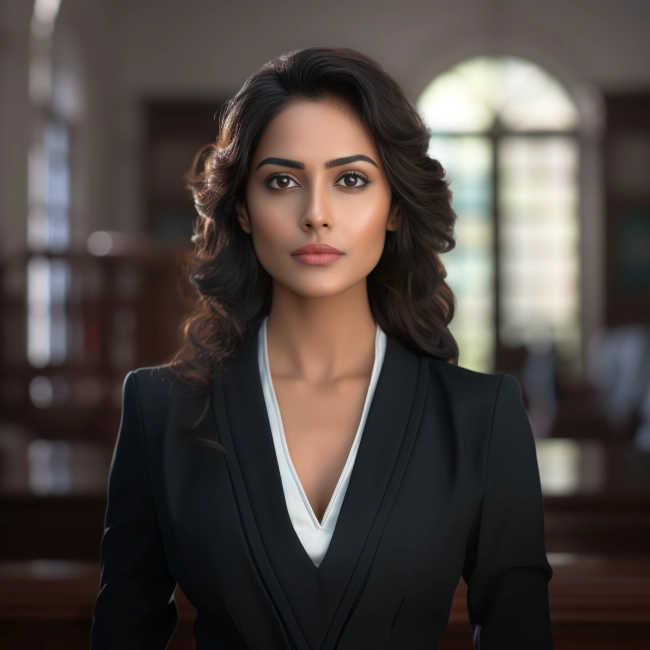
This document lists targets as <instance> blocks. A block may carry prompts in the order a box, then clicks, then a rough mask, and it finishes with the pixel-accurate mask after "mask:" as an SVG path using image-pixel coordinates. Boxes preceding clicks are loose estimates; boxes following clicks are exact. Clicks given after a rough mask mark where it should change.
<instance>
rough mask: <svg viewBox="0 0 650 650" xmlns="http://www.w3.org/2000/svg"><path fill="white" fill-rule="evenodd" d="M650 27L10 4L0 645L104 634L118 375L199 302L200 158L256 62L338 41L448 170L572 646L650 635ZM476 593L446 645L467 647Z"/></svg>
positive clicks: (69, 2)
mask: <svg viewBox="0 0 650 650" xmlns="http://www.w3.org/2000/svg"><path fill="white" fill-rule="evenodd" d="M648 25H650V3H649V2H647V1H646V0H617V1H613V0H611V1H610V0H546V1H545V2H543V3H542V2H534V1H533V0H456V2H453V3H450V2H442V1H441V0H428V1H424V0H401V2H389V1H387V0H375V1H373V2H369V1H366V0H359V1H357V2H354V3H350V2H339V0H331V1H329V2H327V3H316V2H304V1H302V2H296V1H295V0H285V2H282V3H270V2H259V1H240V2H236V3H235V2H221V1H219V0H184V2H175V1H172V0H156V1H154V0H110V1H109V0H4V1H3V2H2V3H0V225H1V229H0V370H1V372H0V530H1V531H2V532H1V533H0V645H3V646H4V645H5V644H8V643H9V642H11V645H7V647H12V648H32V647H34V648H35V647H39V648H41V647H49V648H83V647H87V646H88V639H89V630H90V622H91V617H92V606H93V603H94V599H95V597H96V593H97V588H98V584H99V544H100V540H101V535H102V532H103V517H104V511H105V507H106V485H107V479H108V471H109V467H110V462H111V458H112V452H113V447H114V444H115V440H116V436H117V431H118V427H119V420H120V412H121V397H122V383H123V381H124V377H125V375H126V373H127V372H128V371H129V370H131V369H134V368H137V367H142V366H150V365H158V364H160V363H164V362H165V361H168V360H169V359H170V357H171V355H172V354H173V352H174V351H175V349H176V347H177V345H178V344H179V341H180V339H179V324H180V321H181V319H182V317H183V314H184V313H185V312H186V310H187V309H188V306H189V304H190V301H191V298H192V294H191V292H190V291H189V290H188V289H187V286H186V278H184V277H183V274H182V272H181V268H182V263H183V261H184V260H185V259H186V258H187V255H188V254H189V253H190V252H191V242H190V235H191V227H192V220H193V218H194V211H193V206H192V202H191V200H190V197H189V195H188V193H187V192H186V191H185V190H184V188H183V181H182V178H181V177H182V175H183V173H184V172H185V171H186V170H187V169H188V167H189V165H190V162H191V160H192V157H193V155H194V154H195V152H196V151H197V149H198V148H199V147H200V146H201V145H203V144H205V143H207V142H209V141H212V140H214V139H215V138H216V137H217V129H218V122H217V121H216V120H215V115H218V112H219V110H220V108H221V107H222V105H223V103H224V102H225V101H226V100H227V99H228V98H229V97H231V96H232V95H233V94H235V93H236V92H237V91H238V89H239V88H240V87H241V85H242V84H243V82H244V81H245V79H246V78H247V77H248V75H249V74H251V73H252V72H253V71H254V70H256V69H257V68H259V67H260V66H261V65H262V64H263V63H265V62H266V61H267V60H269V59H270V58H272V57H274V56H277V55H279V54H281V53H282V52H285V51H287V50H289V49H293V48H301V47H308V46H313V45H325V46H347V47H353V48H355V49H357V50H360V51H362V52H364V53H366V54H368V55H370V56H372V57H373V58H375V59H376V60H377V61H378V62H379V63H380V64H381V65H382V66H383V67H384V68H385V69H386V70H387V71H388V73H389V74H391V75H392V76H393V77H394V78H395V79H396V80H397V81H398V82H399V83H400V84H401V86H402V87H403V88H404V90H405V91H406V93H407V94H408V95H409V97H410V98H411V99H412V100H413V102H414V103H415V104H416V106H417V108H418V110H419V111H420V113H421V115H422V116H423V118H424V119H425V121H426V123H427V124H428V126H429V127H430V129H431V134H432V137H431V148H430V153H431V155H432V156H433V157H435V158H438V159H439V160H440V161H441V162H442V164H443V166H444V167H445V168H446V170H447V172H448V175H449V177H450V179H451V188H452V190H453V192H454V208H455V210H456V212H457V214H458V222H457V228H456V236H457V246H456V249H455V250H454V251H453V252H451V253H450V254H448V255H446V256H445V257H444V258H443V261H444V262H445V263H446V265H447V269H448V272H449V275H448V282H449V284H450V285H451V287H452V289H453V290H454V291H455V293H456V296H457V299H458V304H457V310H456V316H455V318H454V320H453V322H452V324H451V329H452V331H453V333H454V334H455V336H456V338H457V340H458V342H459V345H460V350H461V355H460V361H459V364H460V365H462V366H465V367H468V368H472V369H475V370H480V371H482V372H507V373H510V374H513V375H514V376H516V377H517V378H518V380H519V381H520V383H521V386H522V389H523V393H524V401H525V404H526V407H527V410H528V415H529V418H530V421H531V425H532V428H533V432H534V435H535V438H536V444H537V455H538V462H539V466H540V472H541V478H542V488H543V491H544V506H545V513H546V515H545V516H546V519H545V522H546V548H547V551H548V555H549V560H550V562H551V564H552V566H553V568H554V571H555V574H554V578H553V580H552V581H551V583H550V585H549V589H550V598H551V616H552V620H553V630H554V636H555V643H556V648H587V647H589V648H617V649H618V648H639V649H640V648H647V647H648V645H647V643H648V641H647V639H648V638H649V636H650V453H649V452H650V38H648ZM176 593H177V601H178V603H179V609H180V612H181V620H180V622H179V626H178V628H177V630H176V633H175V635H174V638H173V640H172V642H171V644H170V646H169V647H170V648H190V647H194V643H193V639H192V632H191V625H192V620H193V616H194V613H193V609H192V607H191V605H190V604H189V603H188V602H187V601H186V600H185V598H184V596H183V594H182V592H181V590H180V588H179V589H178V590H177V592H176ZM464 598H465V586H464V583H463V582H462V581H461V583H460V584H459V586H458V590H457V593H456V596H455V598H454V602H453V605H452V608H451V613H450V619H449V627H448V629H447V633H446V635H445V638H444V639H443V643H442V644H441V648H459V649H460V648H471V647H472V642H471V634H470V631H469V626H468V623H467V614H466V608H465V601H464ZM44 643H47V645H44Z"/></svg>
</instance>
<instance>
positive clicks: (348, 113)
mask: <svg viewBox="0 0 650 650" xmlns="http://www.w3.org/2000/svg"><path fill="white" fill-rule="evenodd" d="M355 153H364V154H367V155H371V156H373V157H374V156H375V155H376V152H375V147H374V143H373V141H372V138H371V137H370V136H369V134H368V133H367V131H366V129H365V128H364V126H363V125H362V124H361V121H360V120H359V118H358V117H357V116H356V115H355V114H354V112H353V111H352V109H351V108H350V107H348V106H346V105H345V104H343V103H341V102H336V101H334V100H331V99H323V100H317V101H316V100H304V99H295V100H292V101H291V102H290V103H289V104H288V105H287V106H285V107H284V108H283V109H282V110H281V111H280V112H279V113H278V114H277V115H276V116H274V118H273V119H272V120H271V121H270V122H269V124H268V125H267V127H266V129H265V131H264V133H263V134H262V138H261V139H260V143H259V145H258V146H257V149H256V151H255V152H254V154H253V157H252V161H251V162H252V163H253V164H255V163H256V162H257V161H259V160H261V159H262V158H264V157H266V156H271V155H272V156H282V157H287V158H293V159H296V160H301V161H303V162H305V163H306V164H309V162H310V161H312V162H319V163H320V162H322V161H324V160H330V159H332V158H336V157H338V156H342V155H346V154H347V155H349V154H355Z"/></svg>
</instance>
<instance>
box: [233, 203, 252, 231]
mask: <svg viewBox="0 0 650 650" xmlns="http://www.w3.org/2000/svg"><path fill="white" fill-rule="evenodd" d="M235 212H236V213H237V220H238V221H239V225H240V226H241V227H242V230H243V231H244V232H245V233H248V234H249V235H250V234H251V232H252V230H251V222H250V218H249V216H248V210H247V209H246V204H245V203H244V202H243V201H235Z"/></svg>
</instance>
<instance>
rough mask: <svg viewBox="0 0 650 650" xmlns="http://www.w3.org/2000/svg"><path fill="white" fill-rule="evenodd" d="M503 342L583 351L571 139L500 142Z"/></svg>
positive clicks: (572, 355) (574, 353)
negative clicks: (556, 346)
mask: <svg viewBox="0 0 650 650" xmlns="http://www.w3.org/2000/svg"><path fill="white" fill-rule="evenodd" d="M498 153H499V177H500V184H499V209H500V220H499V227H500V234H499V243H500V247H501V277H500V288H501V296H502V302H501V310H502V311H501V339H502V342H503V343H504V344H505V345H511V346H516V345H523V344H528V343H536V342H550V341H555V342H557V343H558V346H559V352H560V354H561V355H562V356H564V357H565V358H567V359H568V360H569V359H577V357H578V355H579V235H580V233H579V220H578V185H577V183H578V178H577V168H578V149H577V145H576V142H575V141H574V140H573V139H572V138H570V137H560V136H558V137H542V138H531V137H522V136H508V137H504V138H503V139H502V140H500V143H499V151H498Z"/></svg>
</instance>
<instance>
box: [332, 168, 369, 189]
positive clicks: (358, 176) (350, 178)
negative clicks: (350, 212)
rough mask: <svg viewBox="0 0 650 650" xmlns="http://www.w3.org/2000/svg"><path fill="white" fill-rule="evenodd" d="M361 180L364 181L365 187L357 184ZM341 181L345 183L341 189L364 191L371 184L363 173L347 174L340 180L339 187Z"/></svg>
mask: <svg viewBox="0 0 650 650" xmlns="http://www.w3.org/2000/svg"><path fill="white" fill-rule="evenodd" d="M359 180H362V181H363V185H360V184H359V183H358V182H357V181H359ZM340 181H344V184H343V185H342V186H341V187H347V188H348V189H350V190H363V189H365V188H366V187H367V186H368V185H369V184H370V180H369V179H368V177H367V176H366V175H365V174H362V173H361V172H346V173H345V174H343V176H341V177H340V178H339V179H338V181H337V185H338V184H339V182H340ZM348 181H351V182H352V184H350V183H348Z"/></svg>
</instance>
